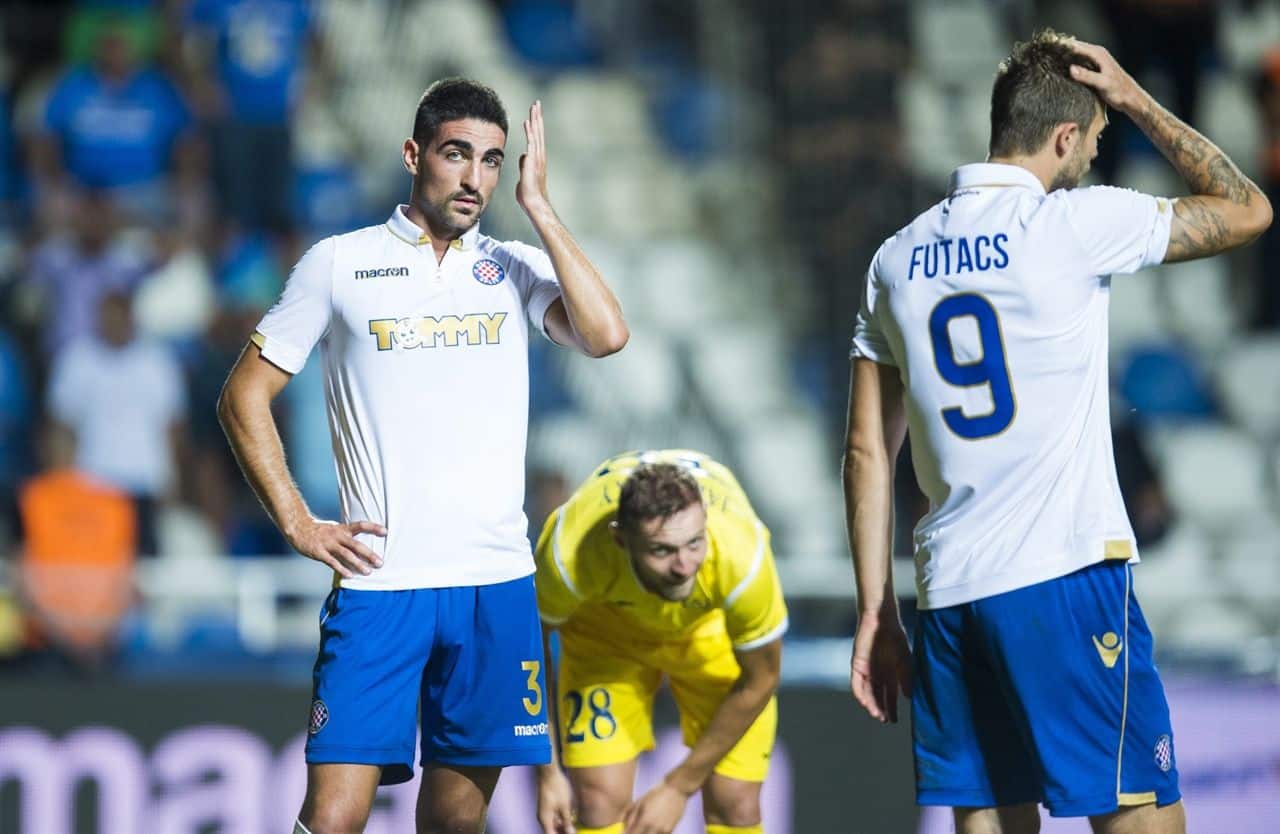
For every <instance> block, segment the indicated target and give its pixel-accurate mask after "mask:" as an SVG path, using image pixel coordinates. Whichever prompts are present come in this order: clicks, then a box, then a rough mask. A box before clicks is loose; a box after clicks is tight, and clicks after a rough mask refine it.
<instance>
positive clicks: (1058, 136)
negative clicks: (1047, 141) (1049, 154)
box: [1053, 122, 1083, 159]
mask: <svg viewBox="0 0 1280 834" xmlns="http://www.w3.org/2000/svg"><path fill="white" fill-rule="evenodd" d="M1082 138H1083V136H1082V135H1081V133H1080V125H1078V124H1076V123H1075V122H1063V123H1062V124H1060V125H1058V126H1057V127H1055V128H1054V129H1053V152H1054V154H1055V155H1056V156H1057V157H1058V158H1059V159H1065V158H1066V157H1068V156H1070V155H1071V152H1072V151H1073V150H1075V147H1076V144H1077V143H1079V142H1080V141H1081V139H1082Z"/></svg>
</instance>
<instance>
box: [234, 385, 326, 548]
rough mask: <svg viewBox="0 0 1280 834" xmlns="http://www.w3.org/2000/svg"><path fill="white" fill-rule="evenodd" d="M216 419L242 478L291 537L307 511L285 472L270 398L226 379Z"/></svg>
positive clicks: (269, 513) (307, 516) (287, 535)
mask: <svg viewBox="0 0 1280 834" xmlns="http://www.w3.org/2000/svg"><path fill="white" fill-rule="evenodd" d="M218 422H220V423H221V424H222V430H223V432H225V433H226V435H227V441H228V442H229V443H230V445H231V450H232V452H234V453H235V456H236V461H237V462H239V464H240V469H241V471H242V472H244V477H245V480H246V481H248V482H249V486H250V487H251V488H252V489H253V491H254V494H255V495H257V496H258V500H259V501H261V502H262V506H263V508H264V509H266V511H267V515H269V516H270V517H271V520H272V521H274V522H275V524H276V526H277V527H278V528H280V532H281V533H283V534H284V536H285V538H286V539H289V540H290V541H292V540H293V536H294V533H295V531H296V530H297V529H298V527H299V525H301V524H302V523H303V522H304V521H306V520H309V519H310V518H311V512H310V510H308V509H307V505H306V502H305V501H304V500H303V498H302V493H301V492H299V491H298V487H297V485H296V484H294V482H293V478H292V477H291V476H290V475H289V468H288V466H287V465H286V463H285V456H284V445H283V444H282V443H281V442H280V433H279V431H278V430H277V429H276V423H275V419H274V418H273V417H272V416H271V401H270V399H269V398H267V397H265V396H262V395H255V394H253V393H250V392H245V391H240V390H237V389H236V388H235V387H233V385H232V383H230V382H229V383H228V384H227V389H226V390H224V391H223V393H222V397H221V398H220V399H219V400H218Z"/></svg>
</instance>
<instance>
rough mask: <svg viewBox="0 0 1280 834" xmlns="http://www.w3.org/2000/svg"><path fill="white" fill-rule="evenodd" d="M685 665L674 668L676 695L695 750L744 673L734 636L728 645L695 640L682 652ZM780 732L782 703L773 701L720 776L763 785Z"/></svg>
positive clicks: (687, 741)
mask: <svg viewBox="0 0 1280 834" xmlns="http://www.w3.org/2000/svg"><path fill="white" fill-rule="evenodd" d="M680 654H681V655H682V657H683V660H682V662H681V663H680V664H679V665H676V664H675V663H673V664H672V665H671V666H668V667H664V668H667V669H668V675H669V677H670V680H671V694H672V695H673V696H674V697H675V701H676V706H677V707H678V708H679V710H680V732H681V736H682V737H683V739H684V743H685V744H686V745H689V746H693V745H694V744H696V743H697V741H698V739H699V738H701V737H702V733H703V732H704V731H705V730H706V728H707V725H708V724H710V723H711V719H712V717H713V716H714V715H715V714H716V711H717V710H718V709H720V705H721V704H722V703H724V699H725V698H726V697H727V696H728V694H729V690H730V688H731V687H732V686H733V683H734V681H736V680H737V678H738V675H739V674H740V673H741V669H740V667H739V666H738V661H737V659H736V658H735V657H734V655H733V649H732V647H731V646H730V644H729V640H728V637H727V636H725V637H724V639H723V640H722V641H718V640H698V641H692V642H691V643H690V644H689V645H688V646H686V647H685V648H683V649H682V650H681V651H680ZM777 732H778V699H777V698H776V697H774V698H770V699H769V702H768V703H767V704H765V707H764V709H763V710H762V711H761V712H760V715H758V716H757V717H756V719H755V720H754V721H753V722H752V723H751V726H749V727H748V728H747V730H746V732H745V733H743V735H742V738H740V739H738V742H737V743H736V744H734V746H733V747H732V748H731V749H730V750H729V752H728V753H726V754H725V756H724V758H722V759H721V760H720V761H719V762H718V763H717V764H716V767H715V772H716V773H718V774H720V775H722V776H727V777H730V778H732V779H739V780H742V781H744V782H763V781H764V779H765V776H766V775H767V774H768V772H769V757H770V756H771V755H772V753H773V744H774V740H775V738H776V736H777Z"/></svg>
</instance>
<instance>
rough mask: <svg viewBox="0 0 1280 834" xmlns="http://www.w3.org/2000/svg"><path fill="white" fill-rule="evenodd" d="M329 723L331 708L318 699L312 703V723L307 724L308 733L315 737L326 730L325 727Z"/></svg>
mask: <svg viewBox="0 0 1280 834" xmlns="http://www.w3.org/2000/svg"><path fill="white" fill-rule="evenodd" d="M328 723H329V708H328V707H326V706H325V705H324V701H321V700H320V699H319V698H316V699H315V700H314V701H312V702H311V721H310V722H309V723H308V724H307V732H308V733H310V734H311V735H315V734H316V733H318V732H320V731H321V730H323V729H324V725H325V724H328Z"/></svg>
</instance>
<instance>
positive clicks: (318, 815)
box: [298, 806, 369, 834]
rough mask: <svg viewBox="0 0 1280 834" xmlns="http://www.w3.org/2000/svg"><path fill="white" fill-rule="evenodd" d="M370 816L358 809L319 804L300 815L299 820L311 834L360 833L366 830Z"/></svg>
mask: <svg viewBox="0 0 1280 834" xmlns="http://www.w3.org/2000/svg"><path fill="white" fill-rule="evenodd" d="M368 816H369V815H368V814H367V813H362V812H361V811H359V810H358V809H352V808H342V807H336V806H327V807H321V806H318V807H316V808H314V809H312V810H311V812H310V813H309V814H304V815H303V816H302V817H300V818H299V820H298V822H300V823H302V825H303V826H305V828H306V830H307V831H308V832H310V834H359V832H361V831H364V824H365V822H366V821H367V818H368Z"/></svg>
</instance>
